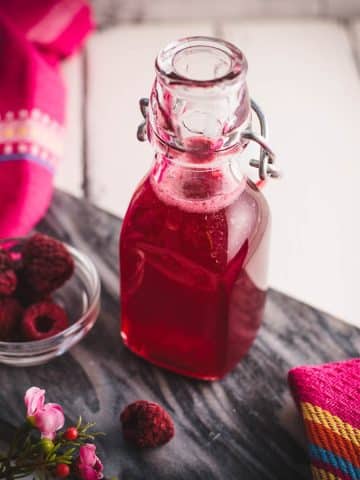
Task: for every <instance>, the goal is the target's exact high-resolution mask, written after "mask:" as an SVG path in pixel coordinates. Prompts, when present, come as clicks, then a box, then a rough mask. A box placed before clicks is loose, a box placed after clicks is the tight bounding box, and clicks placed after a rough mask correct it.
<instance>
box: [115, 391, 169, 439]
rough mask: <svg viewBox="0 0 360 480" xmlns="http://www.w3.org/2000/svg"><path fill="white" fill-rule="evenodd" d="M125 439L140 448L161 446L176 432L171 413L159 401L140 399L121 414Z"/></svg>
mask: <svg viewBox="0 0 360 480" xmlns="http://www.w3.org/2000/svg"><path fill="white" fill-rule="evenodd" d="M120 421H121V423H122V428H123V434H124V438H125V440H127V441H128V442H130V443H132V444H133V445H135V446H136V447H139V448H149V447H159V446H160V445H164V444H165V443H167V442H169V441H170V440H171V439H172V437H173V436H174V433H175V428H174V423H173V421H172V419H171V417H170V415H169V414H168V413H167V412H166V411H165V410H164V409H163V408H162V407H161V406H160V405H158V404H157V403H153V402H148V401H146V400H138V401H136V402H134V403H131V404H130V405H128V406H127V407H126V408H125V410H124V411H123V412H122V413H121V415H120Z"/></svg>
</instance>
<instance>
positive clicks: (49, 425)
mask: <svg viewBox="0 0 360 480" xmlns="http://www.w3.org/2000/svg"><path fill="white" fill-rule="evenodd" d="M24 401H25V405H26V409H27V417H28V419H29V420H30V421H31V423H32V424H33V425H34V426H35V427H36V428H37V429H38V430H40V432H41V437H42V438H49V439H50V440H53V439H54V437H55V434H56V432H57V430H60V428H62V427H63V426H64V422H65V417H64V412H63V409H62V408H61V407H60V405H57V404H56V403H45V390H41V389H40V388H38V387H31V388H29V389H28V390H27V391H26V393H25V398H24Z"/></svg>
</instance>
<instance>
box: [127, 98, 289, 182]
mask: <svg viewBox="0 0 360 480" xmlns="http://www.w3.org/2000/svg"><path fill="white" fill-rule="evenodd" d="M139 104H140V111H141V114H142V116H143V117H144V122H142V123H141V124H140V125H139V127H138V129H137V135H136V136H137V139H138V140H139V142H145V141H146V140H147V135H146V122H147V117H148V111H149V99H148V98H141V99H140V102H139ZM251 108H252V110H253V111H254V113H255V114H256V116H257V118H258V120H259V124H260V135H258V134H257V133H255V132H253V131H252V130H251V128H250V129H247V130H245V131H244V132H243V133H242V134H241V137H242V138H244V139H247V140H251V141H253V142H255V143H257V144H258V145H259V147H260V158H259V159H258V160H257V159H255V158H253V159H251V160H250V162H249V163H250V165H251V166H252V167H254V168H257V169H258V171H259V178H260V180H266V179H267V178H268V177H271V178H279V177H280V176H281V173H280V171H279V170H278V169H277V168H276V167H275V166H274V163H275V159H276V155H275V153H274V152H273V150H272V149H271V148H270V146H269V145H268V143H267V135H268V126H267V122H266V118H265V115H264V112H263V111H262V110H261V108H260V106H259V105H258V104H257V103H256V102H255V101H254V100H252V99H251Z"/></svg>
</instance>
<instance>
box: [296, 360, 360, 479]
mask: <svg viewBox="0 0 360 480" xmlns="http://www.w3.org/2000/svg"><path fill="white" fill-rule="evenodd" d="M289 384H290V387H291V390H292V392H293V395H294V398H295V400H296V402H297V404H298V406H299V410H300V412H301V414H302V417H303V420H304V424H305V430H306V433H307V437H308V448H309V455H310V460H311V469H312V474H313V478H314V479H315V480H338V479H343V480H355V479H356V480H357V479H359V480H360V358H359V359H355V360H349V361H345V362H338V363H328V364H325V365H320V366H304V367H297V368H294V369H292V370H290V372H289Z"/></svg>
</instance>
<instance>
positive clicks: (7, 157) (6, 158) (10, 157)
mask: <svg viewBox="0 0 360 480" xmlns="http://www.w3.org/2000/svg"><path fill="white" fill-rule="evenodd" d="M16 160H28V161H30V162H34V163H37V164H38V165H41V166H42V167H44V168H46V169H47V170H49V171H50V172H51V173H53V172H54V167H53V166H52V165H51V164H50V163H49V162H47V161H46V160H43V159H42V158H40V157H37V156H35V155H31V154H30V153H9V154H2V155H0V162H11V161H16Z"/></svg>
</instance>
